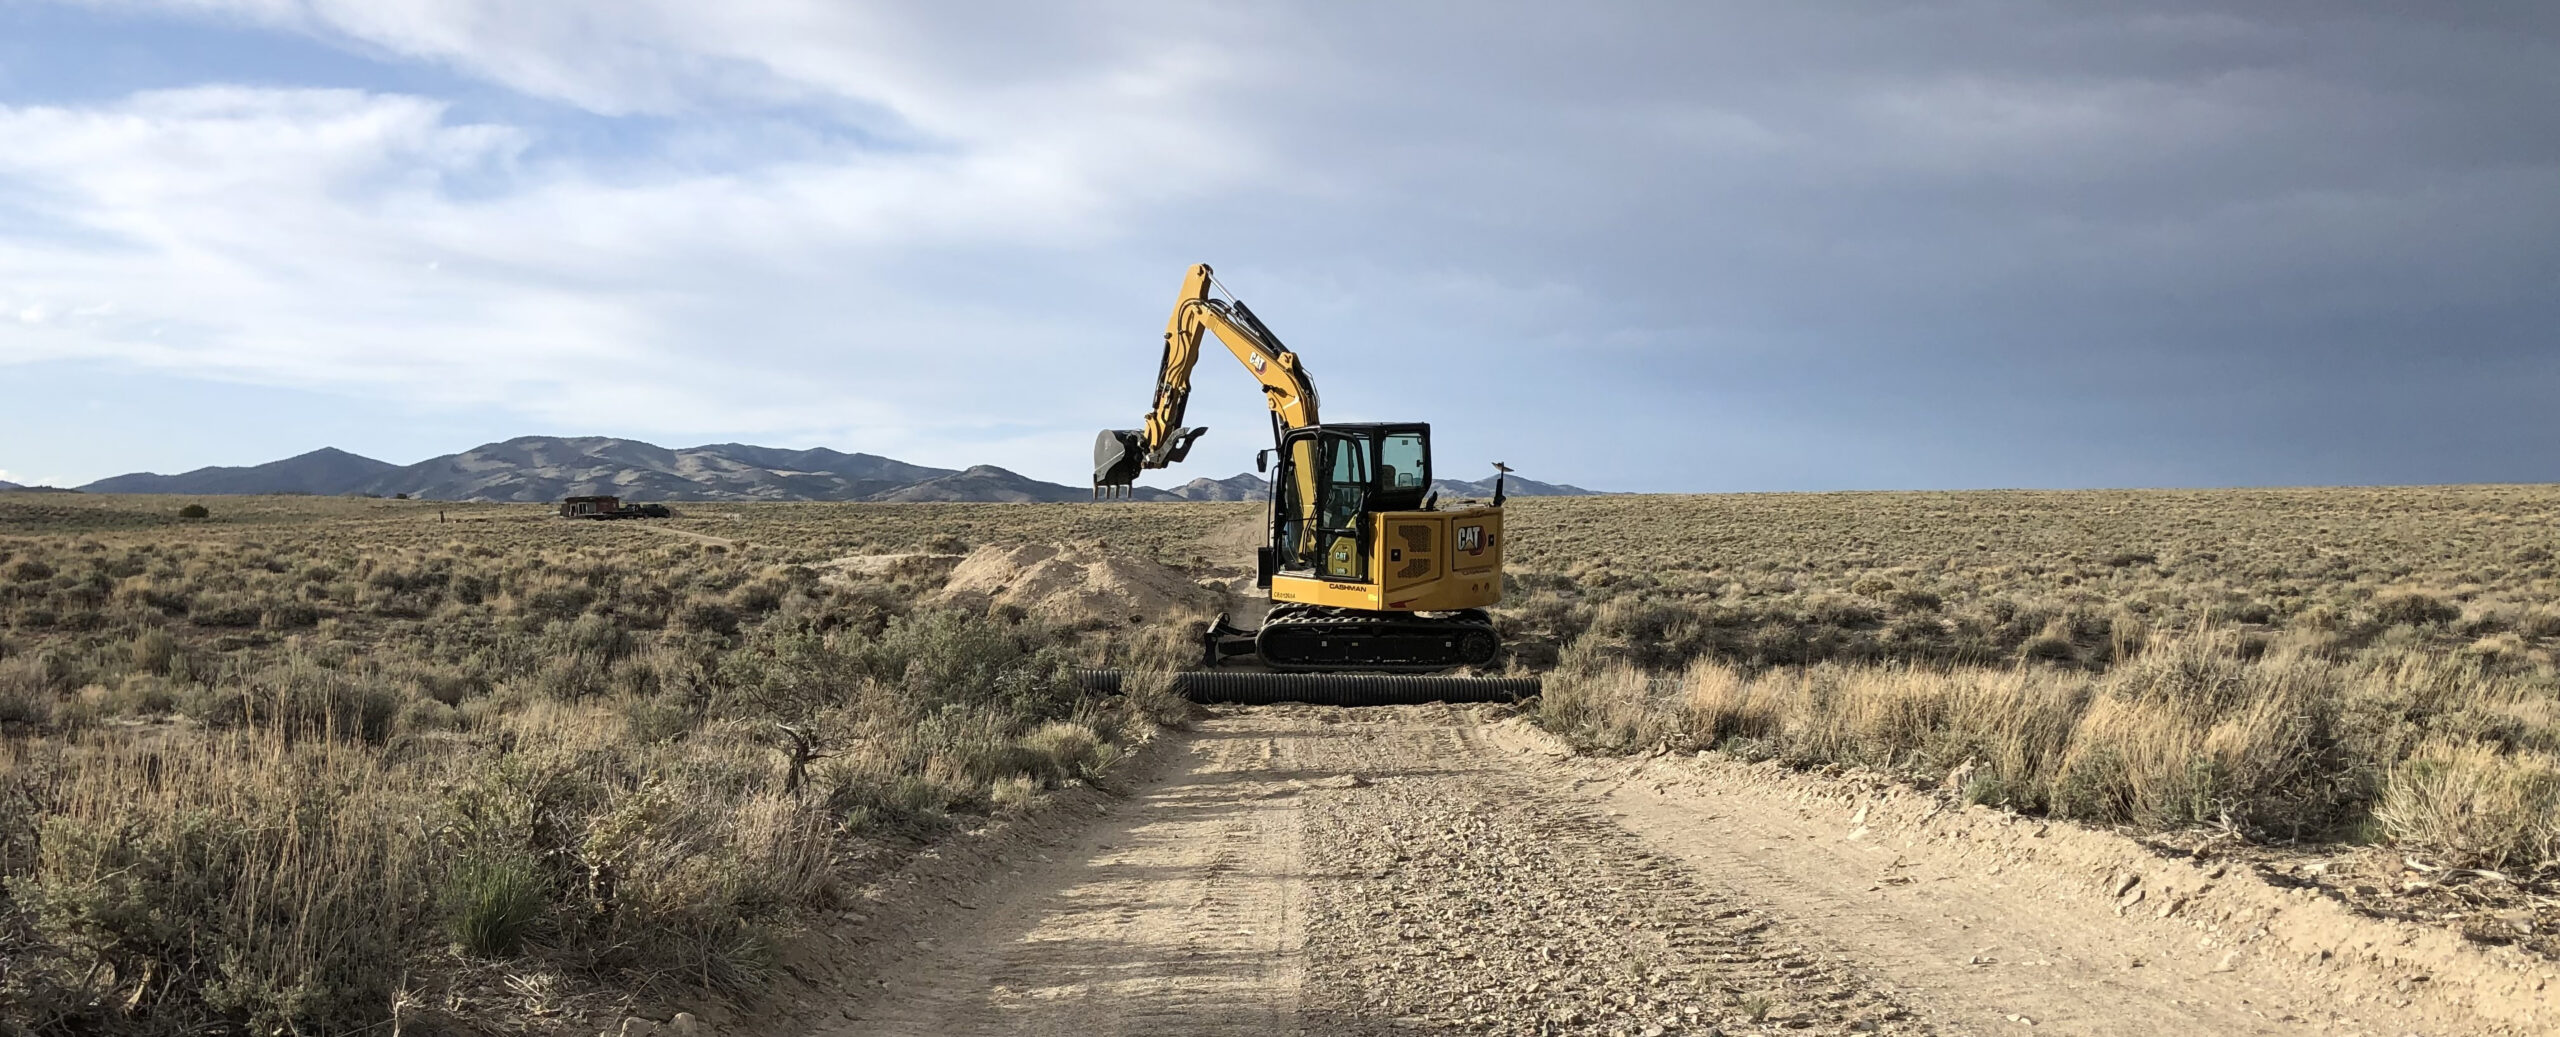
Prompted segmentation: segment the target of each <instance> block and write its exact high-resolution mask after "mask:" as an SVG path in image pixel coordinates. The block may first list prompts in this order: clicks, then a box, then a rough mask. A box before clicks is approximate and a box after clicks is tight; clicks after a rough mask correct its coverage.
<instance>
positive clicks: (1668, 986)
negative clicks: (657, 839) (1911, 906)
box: [816, 707, 1922, 1037]
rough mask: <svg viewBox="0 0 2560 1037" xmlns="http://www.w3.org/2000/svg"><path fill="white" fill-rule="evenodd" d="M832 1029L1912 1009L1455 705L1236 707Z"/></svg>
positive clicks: (1289, 1027)
mask: <svg viewBox="0 0 2560 1037" xmlns="http://www.w3.org/2000/svg"><path fill="white" fill-rule="evenodd" d="M1180 737H1182V738H1183V739H1184V742H1185V746H1184V747H1185V748H1186V749H1187V755H1188V760H1187V761H1186V762H1184V763H1183V764H1180V765H1178V766H1177V767H1176V768H1175V769H1174V770H1175V772H1174V773H1171V774H1169V775H1167V776H1165V777H1163V778H1161V779H1160V780H1158V781H1156V782H1154V783H1151V784H1150V785H1148V786H1147V787H1145V788H1144V789H1143V790H1141V791H1140V792H1139V793H1137V794H1136V795H1134V796H1133V797H1132V798H1131V799H1130V800H1128V801H1127V802H1126V803H1125V804H1124V805H1123V807H1122V808H1121V809H1120V810H1118V811H1116V812H1115V814H1114V816H1113V817H1111V818H1110V819H1109V820H1107V821H1106V822H1104V823H1103V824H1101V825H1099V826H1097V827H1096V828H1095V829H1094V830H1093V831H1092V832H1090V833H1089V834H1088V835H1086V836H1085V837H1084V838H1083V839H1081V840H1080V841H1078V842H1075V843H1074V844H1072V845H1071V846H1070V847H1069V848H1068V849H1067V850H1065V851H1064V852H1062V853H1059V854H1057V855H1055V856H1054V857H1052V858H1051V859H1049V860H1045V861H1037V862H1034V863H1033V864H1032V866H1030V867H1027V868H1025V869H1024V870H1023V871H1022V873H1021V874H1019V875H1018V876H1016V877H1015V878H1013V879H1011V880H1009V881H1006V882H1004V883H1002V884H1001V888H1000V889H995V890H990V891H987V892H985V893H983V894H981V896H983V897H984V899H983V901H969V900H966V899H965V898H964V899H963V901H962V907H961V908H960V909H958V910H955V911H952V912H949V913H946V915H945V916H944V918H943V919H942V920H941V921H940V922H938V923H937V924H935V925H934V926H932V927H931V931H932V932H933V933H934V934H935V935H934V936H932V937H930V938H928V939H924V940H921V941H918V942H917V945H916V947H915V949H914V950H913V952H912V953H910V954H908V955H907V956H906V957H905V959H904V960H903V961H900V962H898V963H897V964H895V965H893V966H892V967H891V968H890V969H889V970H888V972H887V973H886V974H885V976H884V977H883V979H882V981H881V984H880V985H879V986H878V987H877V988H876V989H875V990H873V991H872V992H870V993H868V994H866V995H865V996H863V997H862V998H860V999H859V1001H858V1003H856V1004H854V1005H851V1006H847V1007H846V1009H845V1014H846V1015H848V1016H850V1017H852V1021H851V1022H849V1023H847V1024H843V1025H834V1026H830V1027H828V1028H825V1029H822V1030H820V1031H816V1032H820V1033H827V1034H844V1035H853V1034H902V1035H903V1034H919V1035H920V1034H1034V1033H1076V1034H1085V1033H1096V1034H1118V1033H1128V1034H1136V1033H1184V1034H1374V1035H1396V1037H1420V1035H1439V1034H1459V1033H1467V1034H1476V1033H1505V1034H1511V1033H1517V1034H1622V1033H1623V1034H1638V1033H1657V1034H1658V1033H1672V1032H1714V1031H1716V1030H1717V1029H1718V1028H1719V1027H1721V1031H1722V1032H1726V1033H1745V1032H1772V1033H1775V1032H1810V1033H1843V1032H1865V1031H1872V1030H1879V1029H1881V1030H1884V1031H1886V1032H1920V1030H1921V1029H1922V1028H1921V1027H1920V1026H1919V1024H1917V1023H1916V1022H1914V1021H1911V1020H1909V1019H1908V1017H1907V1015H1906V1013H1904V1012H1903V1011H1902V1010H1901V1009H1900V1008H1898V1007H1897V1006H1895V1005H1894V1004H1893V1003H1892V1002H1891V1001H1889V1000H1888V999H1886V998H1884V997H1882V996H1881V995H1878V994H1876V993H1875V992H1873V990H1872V989H1871V988H1870V987H1869V986H1868V985H1867V984H1865V983H1864V982H1863V980H1862V979H1861V978H1860V977H1859V976H1858V975H1857V974H1856V973H1855V972H1854V971H1853V970H1852V969H1850V968H1849V967H1847V966H1845V965H1843V964H1841V963H1840V962H1838V961H1836V960H1834V959H1832V958H1829V957H1826V956H1824V955H1821V954H1818V953H1815V952H1812V951H1809V950H1807V949H1805V948H1804V947H1802V946H1799V945H1796V944H1794V943H1791V942H1788V941H1785V940H1781V939H1778V938H1776V937H1775V936H1774V935H1773V934H1772V933H1771V931H1770V928H1769V926H1768V924H1767V921H1766V919H1764V918H1762V917H1761V916H1759V915H1758V914H1756V913H1755V912H1754V911H1753V910H1751V908H1750V907H1749V906H1748V905H1747V904H1744V903H1742V902H1739V901H1736V900H1733V899H1731V898H1728V897H1725V896H1721V895H1718V894H1715V893H1712V892H1710V891H1708V890H1705V889H1703V888H1700V887H1699V886H1698V885H1696V884H1695V883H1694V882H1692V881H1691V880H1690V879H1689V878H1688V877H1687V876H1686V874H1685V873H1684V872H1683V871H1682V870H1681V869H1679V868H1678V867H1677V866H1675V865H1674V864H1672V863H1671V862H1669V861H1667V860H1665V859H1663V858H1659V857H1656V856H1654V855H1652V854H1650V853H1647V852H1646V851H1644V850H1643V849H1642V848H1641V847H1640V846H1639V845H1638V844H1637V841H1636V839H1635V838H1634V837H1633V836H1631V835H1629V834H1627V833H1626V832H1624V831H1621V830H1619V829H1618V828H1616V827H1615V826H1613V825H1611V824H1609V823H1608V822H1607V821H1606V819H1604V818H1602V817H1601V816H1599V814H1598V813H1596V812H1595V811H1592V810H1590V809H1587V808H1585V807H1581V806H1577V805H1575V804H1573V803H1571V802H1568V801H1566V800H1564V799H1560V798H1558V797H1557V796H1555V795H1554V794H1553V790H1551V789H1548V788H1545V787H1542V786H1541V784H1540V783H1539V782H1537V781H1535V780H1531V779H1528V778H1525V777H1523V776H1522V775H1521V774H1520V773H1518V772H1517V770H1516V768H1515V767H1514V766H1513V762H1514V761H1513V759H1512V758H1511V757H1510V755H1509V754H1507V753H1505V752H1504V751H1502V750H1500V749H1497V748H1495V747H1492V746H1489V745H1486V744H1484V743H1483V741H1482V740H1481V738H1480V737H1478V735H1477V734H1476V733H1475V724H1474V723H1473V721H1472V720H1470V719H1468V718H1467V717H1466V716H1465V715H1462V714H1460V713H1457V712H1455V711H1451V710H1447V709H1435V708H1429V707H1424V708H1417V709H1398V710H1361V711H1344V710H1327V709H1312V708H1290V707H1281V708H1268V709H1258V710H1245V711H1234V712H1230V713H1227V714H1225V715H1222V716H1219V717H1217V718H1214V719H1212V720H1209V721H1208V722H1206V723H1203V724H1202V725H1200V728H1199V730H1197V731H1195V732H1192V733H1189V734H1187V735H1184V736H1180Z"/></svg>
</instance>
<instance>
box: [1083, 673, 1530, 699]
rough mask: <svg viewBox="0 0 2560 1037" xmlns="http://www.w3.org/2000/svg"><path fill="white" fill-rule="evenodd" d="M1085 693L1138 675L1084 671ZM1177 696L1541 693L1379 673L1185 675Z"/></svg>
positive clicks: (1116, 686)
mask: <svg viewBox="0 0 2560 1037" xmlns="http://www.w3.org/2000/svg"><path fill="white" fill-rule="evenodd" d="M1080 676H1081V677H1082V678H1083V680H1084V686H1085V689H1086V690H1088V691H1092V692H1094V693H1097V694H1103V695H1109V694H1113V693H1116V692H1118V691H1119V690H1120V686H1121V683H1122V682H1123V681H1125V680H1129V679H1132V678H1133V677H1135V676H1136V674H1134V673H1132V672H1131V671H1127V670H1084V671H1081V673H1080ZM1173 690H1174V693H1175V694H1178V695H1180V696H1182V697H1183V698H1186V699H1190V700H1191V701H1193V702H1209V703H1219V702H1223V703H1237V704H1242V705H1254V706H1260V705H1269V704H1271V703H1275V702H1303V703H1307V704H1309V705H1316V706H1414V705H1421V704H1424V703H1430V702H1517V701H1519V700H1521V699H1525V698H1530V697H1533V696H1535V695H1537V694H1538V678H1535V677H1417V676H1408V675H1404V674H1381V673H1234V672H1225V673H1219V672H1209V673H1202V672H1189V671H1186V672H1181V673H1176V674H1174V675H1173Z"/></svg>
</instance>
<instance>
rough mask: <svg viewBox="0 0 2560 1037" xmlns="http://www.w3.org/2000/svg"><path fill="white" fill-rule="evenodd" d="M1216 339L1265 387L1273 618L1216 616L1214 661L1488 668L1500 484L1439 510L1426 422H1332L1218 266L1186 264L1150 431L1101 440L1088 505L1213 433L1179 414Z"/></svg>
mask: <svg viewBox="0 0 2560 1037" xmlns="http://www.w3.org/2000/svg"><path fill="white" fill-rule="evenodd" d="M1208 336H1215V337H1216V338H1217V340H1218V343H1219V344H1220V345H1223V346H1225V347H1226V348H1227V351H1228V352H1231V353H1233V354H1235V357H1236V360H1237V361H1239V362H1241V363H1242V364H1243V365H1244V367H1245V370H1246V371H1247V372H1249V373H1250V374H1252V375H1253V377H1254V378H1255V379H1256V380H1257V381H1259V382H1260V383H1261V384H1262V393H1263V397H1264V399H1265V401H1266V402H1268V403H1269V404H1270V407H1271V432H1272V446H1271V448H1270V449H1268V450H1265V451H1262V452H1261V453H1260V454H1258V455H1257V456H1256V459H1255V468H1256V469H1257V470H1260V471H1270V470H1271V465H1272V464H1273V462H1274V459H1275V458H1276V460H1277V464H1278V466H1279V470H1278V471H1276V472H1272V477H1271V487H1272V493H1271V498H1272V499H1271V505H1270V511H1269V518H1270V543H1269V544H1268V545H1267V546H1265V547H1263V548H1261V550H1260V551H1259V552H1258V564H1257V565H1256V570H1257V574H1256V584H1257V585H1258V586H1260V587H1262V588H1264V589H1266V590H1268V591H1269V592H1270V595H1271V609H1270V613H1269V615H1268V616H1267V617H1266V618H1265V619H1264V621H1263V623H1262V625H1261V627H1260V628H1258V629H1252V630H1248V629H1243V628H1240V627H1236V626H1234V625H1232V624H1230V623H1229V621H1228V617H1226V616H1220V617H1218V620H1217V621H1216V622H1215V623H1212V624H1211V625H1210V627H1209V629H1208V630H1206V631H1204V632H1203V633H1202V637H1201V640H1202V648H1203V653H1202V654H1203V656H1204V662H1206V663H1207V664H1208V665H1209V666H1212V667H1214V666H1217V665H1220V664H1222V663H1228V662H1250V661H1253V660H1257V659H1258V661H1259V662H1260V663H1261V664H1262V665H1263V666H1264V667H1267V668H1268V669H1271V670H1278V671H1348V672H1367V673H1381V674H1411V673H1427V672H1431V671H1435V670H1445V669H1449V668H1452V667H1457V666H1483V665H1487V664H1490V663H1492V662H1493V661H1494V660H1495V658H1496V657H1497V656H1499V655H1500V654H1501V642H1500V640H1499V639H1498V638H1497V637H1496V636H1495V633H1494V626H1493V621H1492V619H1491V618H1490V617H1489V616H1487V615H1486V613H1485V611H1484V610H1485V608H1486V607H1487V606H1490V605H1493V604H1495V603H1496V602H1498V601H1500V600H1501V598H1502V547H1503V544H1502V535H1503V534H1502V502H1503V479H1504V478H1506V476H1505V475H1501V474H1497V475H1496V476H1495V482H1494V492H1493V500H1492V503H1490V504H1482V503H1477V502H1474V501H1465V502H1453V503H1452V504H1450V505H1447V506H1443V505H1442V504H1441V503H1440V502H1439V500H1438V495H1437V494H1436V493H1434V492H1433V491H1432V489H1431V483H1432V466H1431V426H1430V425H1427V424H1424V423H1422V422H1418V421H1401V422H1364V423H1358V424H1327V423H1324V422H1322V421H1321V420H1320V419H1319V418H1318V416H1317V404H1316V387H1315V382H1314V381H1312V380H1311V379H1310V378H1309V377H1308V375H1307V368H1306V364H1305V363H1304V362H1302V361H1300V360H1299V359H1298V354H1296V353H1294V352H1291V351H1290V350H1289V347H1287V346H1285V345H1282V344H1281V342H1280V337H1279V336H1278V335H1274V334H1272V333H1271V329H1270V328H1269V327H1267V326H1265V325H1264V324H1263V323H1262V321H1261V320H1260V319H1259V318H1256V317H1255V316H1254V314H1253V311H1252V310H1251V309H1248V308H1246V306H1245V304H1244V303H1243V302H1241V301H1239V300H1237V299H1235V298H1234V296H1233V295H1231V294H1228V293H1226V291H1225V288H1224V286H1223V285H1220V284H1219V283H1218V281H1217V278H1216V276H1215V274H1214V273H1213V272H1212V271H1211V270H1210V269H1209V266H1208V264H1205V263H1203V264H1200V265H1197V266H1194V267H1192V268H1191V272H1190V274H1189V276H1187V277H1185V278H1184V279H1183V282H1182V295H1181V296H1180V297H1179V298H1177V299H1175V300H1174V306H1173V316H1172V318H1171V319H1170V320H1168V321H1167V322H1166V324H1165V332H1164V359H1163V362H1162V363H1161V365H1160V366H1158V368H1157V370H1156V396H1155V408H1154V409H1153V410H1152V411H1150V412H1149V413H1148V414H1147V420H1146V427H1144V428H1137V429H1110V430H1105V431H1104V432H1103V433H1102V434H1101V436H1099V437H1098V438H1096V439H1095V441H1094V448H1093V487H1094V496H1095V497H1096V498H1104V497H1120V496H1127V495H1128V494H1129V493H1130V492H1132V491H1131V488H1132V486H1133V485H1134V484H1135V483H1136V481H1137V477H1138V474H1139V473H1140V472H1142V471H1144V470H1147V469H1151V468H1163V467H1166V466H1168V465H1172V464H1174V463H1177V462H1180V461H1181V460H1182V459H1183V458H1184V457H1185V456H1186V455H1188V454H1189V453H1190V452H1191V445H1192V443H1193V442H1194V441H1196V440H1198V439H1199V438H1200V435H1201V434H1202V433H1203V432H1206V431H1207V430H1206V429H1201V428H1188V427H1184V426H1183V424H1182V417H1183V410H1184V407H1185V406H1186V405H1187V404H1188V403H1189V401H1190V398H1191V369H1192V367H1193V366H1194V365H1196V364H1197V363H1199V360H1200V347H1201V343H1202V340H1203V339H1204V338H1205V337H1208ZM1496 468H1498V469H1500V468H1501V466H1499V465H1497V466H1496ZM1501 471H1503V472H1506V473H1507V472H1508V469H1501ZM1248 657H1252V658H1251V659H1248Z"/></svg>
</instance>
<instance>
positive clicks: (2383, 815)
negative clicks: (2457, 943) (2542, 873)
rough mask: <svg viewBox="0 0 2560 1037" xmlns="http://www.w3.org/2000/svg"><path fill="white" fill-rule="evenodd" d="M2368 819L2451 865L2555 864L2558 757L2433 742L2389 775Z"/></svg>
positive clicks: (2559, 824) (2559, 817)
mask: <svg viewBox="0 0 2560 1037" xmlns="http://www.w3.org/2000/svg"><path fill="white" fill-rule="evenodd" d="M2374 819H2375V820H2377V821H2379V822H2381V824H2382V828H2383V831H2384V833H2385V834H2387V835H2388V836H2389V837H2390V838H2391V839H2392V840H2393V841H2395V842H2399V843H2402V844H2404V845H2409V846H2413V847H2418V848H2423V849H2427V850H2431V851H2434V852H2437V853H2441V854H2444V855H2445V856H2447V857H2448V858H2450V862H2451V863H2454V864H2457V865H2468V866H2473V867H2484V868H2502V867H2506V866H2508V865H2510V864H2524V865H2531V864H2537V863H2541V862H2544V861H2550V860H2554V859H2560V757H2555V756H2554V755H2552V754H2550V753H2547V752H2506V751H2503V750H2501V749H2500V748H2499V747H2497V746H2493V745H2484V744H2481V743H2478V742H2461V741H2454V740H2451V739H2432V740H2429V741H2428V742H2426V743H2425V744H2423V745H2421V746H2419V747H2418V749H2417V751H2416V752H2415V753H2413V754H2412V755H2410V757H2409V758H2408V759H2405V760H2402V761H2400V763H2399V764H2398V765H2396V766H2394V767H2392V769H2391V777H2390V781H2389V783H2388V784H2387V785H2386V786H2385V788H2384V790H2383V795H2382V803H2381V805H2379V806H2377V807H2376V808H2375V809H2374Z"/></svg>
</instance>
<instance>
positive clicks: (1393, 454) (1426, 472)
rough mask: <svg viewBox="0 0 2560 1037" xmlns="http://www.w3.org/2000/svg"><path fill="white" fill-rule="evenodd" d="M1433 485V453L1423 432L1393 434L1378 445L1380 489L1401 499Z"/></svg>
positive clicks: (1389, 434)
mask: <svg viewBox="0 0 2560 1037" xmlns="http://www.w3.org/2000/svg"><path fill="white" fill-rule="evenodd" d="M1429 485H1431V450H1430V448H1429V447H1428V446H1426V445H1424V443H1423V440H1422V433H1420V432H1390V433H1387V435H1386V436H1385V437H1384V438H1383V439H1381V440H1379V442H1378V488H1379V489H1380V490H1381V491H1384V492H1387V493H1393V494H1397V495H1399V496H1402V495H1404V494H1406V493H1415V494H1418V493H1421V492H1422V490H1423V488H1424V487H1426V486H1429Z"/></svg>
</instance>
